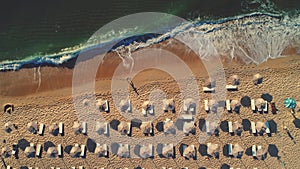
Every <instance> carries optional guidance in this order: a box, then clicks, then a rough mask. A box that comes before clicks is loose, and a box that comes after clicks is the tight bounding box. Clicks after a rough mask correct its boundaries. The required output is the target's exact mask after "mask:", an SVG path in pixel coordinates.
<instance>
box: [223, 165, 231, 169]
mask: <svg viewBox="0 0 300 169" xmlns="http://www.w3.org/2000/svg"><path fill="white" fill-rule="evenodd" d="M221 169H230V166H229V165H228V164H222V165H221Z"/></svg>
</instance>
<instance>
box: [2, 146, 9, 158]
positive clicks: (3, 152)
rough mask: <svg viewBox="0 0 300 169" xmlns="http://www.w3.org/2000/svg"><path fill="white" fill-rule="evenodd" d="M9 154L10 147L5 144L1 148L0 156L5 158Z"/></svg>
mask: <svg viewBox="0 0 300 169" xmlns="http://www.w3.org/2000/svg"><path fill="white" fill-rule="evenodd" d="M10 155H11V149H10V148H9V147H8V146H5V147H3V148H2V150H1V156H2V157H3V158H7V157H9V156H10Z"/></svg>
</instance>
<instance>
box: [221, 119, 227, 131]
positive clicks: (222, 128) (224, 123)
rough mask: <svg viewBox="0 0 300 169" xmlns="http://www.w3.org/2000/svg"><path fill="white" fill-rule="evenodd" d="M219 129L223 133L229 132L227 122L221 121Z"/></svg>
mask: <svg viewBox="0 0 300 169" xmlns="http://www.w3.org/2000/svg"><path fill="white" fill-rule="evenodd" d="M220 128H221V130H222V131H223V132H228V131H229V129H228V121H227V120H224V121H221V124H220Z"/></svg>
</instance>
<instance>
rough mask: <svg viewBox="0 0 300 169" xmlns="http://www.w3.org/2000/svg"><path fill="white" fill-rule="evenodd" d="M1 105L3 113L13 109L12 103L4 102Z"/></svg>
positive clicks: (10, 111)
mask: <svg viewBox="0 0 300 169" xmlns="http://www.w3.org/2000/svg"><path fill="white" fill-rule="evenodd" d="M3 107H4V108H3V110H4V113H12V112H13V111H14V104H12V103H6V104H5V105H4V106H3Z"/></svg>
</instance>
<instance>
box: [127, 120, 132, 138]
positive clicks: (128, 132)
mask: <svg viewBox="0 0 300 169" xmlns="http://www.w3.org/2000/svg"><path fill="white" fill-rule="evenodd" d="M127 124H128V126H129V130H128V131H127V134H128V135H129V134H130V132H131V123H127Z"/></svg>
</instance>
